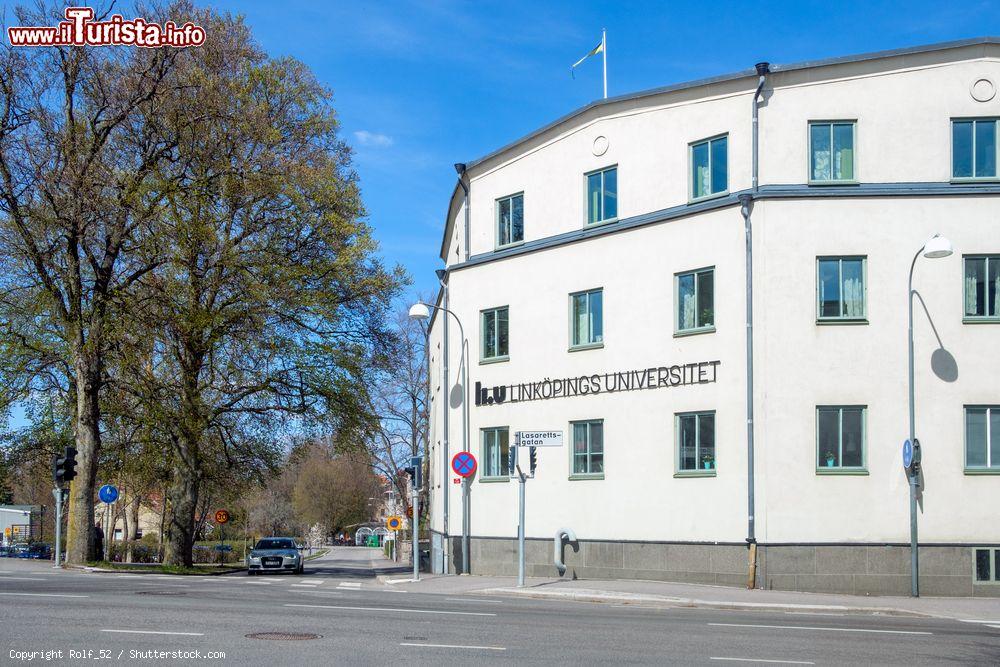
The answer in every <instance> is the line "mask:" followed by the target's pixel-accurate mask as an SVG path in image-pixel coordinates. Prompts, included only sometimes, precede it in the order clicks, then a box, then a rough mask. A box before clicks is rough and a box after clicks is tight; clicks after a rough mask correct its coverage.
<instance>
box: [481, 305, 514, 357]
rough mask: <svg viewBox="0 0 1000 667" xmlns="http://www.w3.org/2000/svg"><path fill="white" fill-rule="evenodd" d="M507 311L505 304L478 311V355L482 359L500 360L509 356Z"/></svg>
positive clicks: (508, 319)
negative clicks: (479, 340)
mask: <svg viewBox="0 0 1000 667" xmlns="http://www.w3.org/2000/svg"><path fill="white" fill-rule="evenodd" d="M509 313H510V309H509V308H508V307H507V306H504V307H503V308H490V309H489V310H484V311H482V313H480V317H481V318H482V322H481V325H480V329H481V333H482V345H481V347H480V357H481V359H482V360H483V361H502V360H504V359H509V358H510V357H509V356H508V355H509V353H510V348H509V342H510V335H509V327H510V316H509Z"/></svg>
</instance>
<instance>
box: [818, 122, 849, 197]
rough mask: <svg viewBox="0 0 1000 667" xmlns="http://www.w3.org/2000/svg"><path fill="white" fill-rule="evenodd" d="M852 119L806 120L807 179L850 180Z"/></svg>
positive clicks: (825, 181)
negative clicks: (807, 146) (807, 131)
mask: <svg viewBox="0 0 1000 667" xmlns="http://www.w3.org/2000/svg"><path fill="white" fill-rule="evenodd" d="M856 127H857V124H856V123H855V122H854V121H853V120H848V121H825V122H818V121H817V122H811V123H809V180H810V181H811V182H813V183H827V182H829V183H836V182H838V181H853V180H854V132H855V128H856Z"/></svg>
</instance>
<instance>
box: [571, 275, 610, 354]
mask: <svg viewBox="0 0 1000 667" xmlns="http://www.w3.org/2000/svg"><path fill="white" fill-rule="evenodd" d="M569 302H570V315H569V316H570V347H571V348H575V347H588V346H597V345H600V344H601V343H603V342H604V290H601V289H595V290H590V291H587V292H578V293H576V294H570V296H569Z"/></svg>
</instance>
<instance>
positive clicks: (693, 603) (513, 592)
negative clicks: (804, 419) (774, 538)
mask: <svg viewBox="0 0 1000 667" xmlns="http://www.w3.org/2000/svg"><path fill="white" fill-rule="evenodd" d="M470 592H472V593H475V594H477V595H507V596H514V597H528V598H536V599H550V600H551V599H561V600H571V601H575V602H619V603H623V604H629V603H632V604H636V605H641V604H643V603H645V604H660V605H670V606H674V607H694V608H701V609H731V610H753V611H811V612H840V613H844V614H883V615H886V616H909V617H915V618H935V615H934V614H927V613H923V612H918V611H912V610H909V609H899V608H897V607H851V606H847V605H820V604H796V603H784V604H781V603H770V602H735V601H729V600H699V599H696V598H680V597H671V596H666V595H647V594H640V593H606V592H604V591H597V590H588V589H577V590H573V591H554V590H549V591H540V590H532V589H520V588H485V589H481V590H477V591H470Z"/></svg>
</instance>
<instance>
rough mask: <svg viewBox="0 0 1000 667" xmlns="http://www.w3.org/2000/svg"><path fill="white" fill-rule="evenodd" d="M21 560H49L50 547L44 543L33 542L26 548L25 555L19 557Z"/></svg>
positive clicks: (50, 555) (50, 554) (50, 556)
mask: <svg viewBox="0 0 1000 667" xmlns="http://www.w3.org/2000/svg"><path fill="white" fill-rule="evenodd" d="M21 558H33V559H35V560H50V559H51V558H52V546H51V545H49V544H46V543H44V542H33V543H31V544H30V545H29V546H28V553H27V555H24V556H21Z"/></svg>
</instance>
